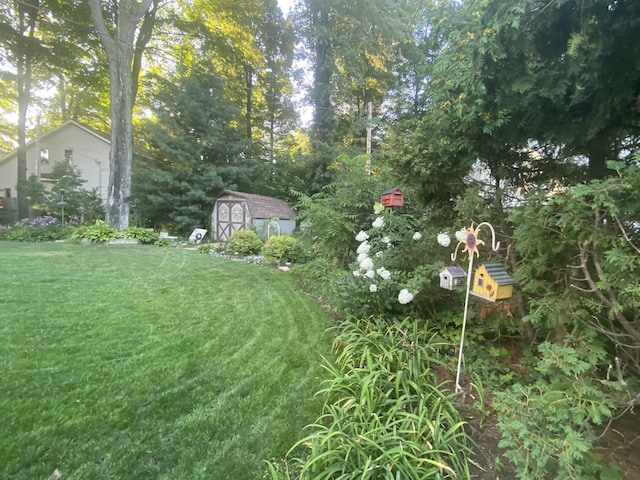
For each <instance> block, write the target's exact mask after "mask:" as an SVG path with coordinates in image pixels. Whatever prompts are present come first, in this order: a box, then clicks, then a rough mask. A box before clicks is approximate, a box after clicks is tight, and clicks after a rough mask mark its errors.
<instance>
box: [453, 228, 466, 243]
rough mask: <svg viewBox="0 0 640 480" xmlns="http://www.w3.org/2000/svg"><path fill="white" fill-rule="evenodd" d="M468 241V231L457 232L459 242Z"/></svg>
mask: <svg viewBox="0 0 640 480" xmlns="http://www.w3.org/2000/svg"><path fill="white" fill-rule="evenodd" d="M466 239H467V230H466V229H464V228H463V229H462V230H458V231H457V232H456V240H458V241H459V242H464V241H465V240H466Z"/></svg>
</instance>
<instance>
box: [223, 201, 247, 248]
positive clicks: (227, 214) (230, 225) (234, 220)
mask: <svg viewBox="0 0 640 480" xmlns="http://www.w3.org/2000/svg"><path fill="white" fill-rule="evenodd" d="M216 209H217V212H216V218H217V221H218V224H217V225H216V239H217V240H218V241H219V242H226V241H228V240H229V238H230V237H231V235H232V234H233V232H234V231H236V230H242V229H243V228H245V226H246V222H247V216H246V213H245V202H243V201H232V200H223V201H218V203H217V204H216Z"/></svg>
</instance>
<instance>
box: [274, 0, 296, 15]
mask: <svg viewBox="0 0 640 480" xmlns="http://www.w3.org/2000/svg"><path fill="white" fill-rule="evenodd" d="M293 2H294V0H278V5H279V6H280V10H282V13H284V15H285V16H286V15H287V13H289V10H291V7H293Z"/></svg>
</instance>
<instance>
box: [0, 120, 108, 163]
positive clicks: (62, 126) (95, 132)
mask: <svg viewBox="0 0 640 480" xmlns="http://www.w3.org/2000/svg"><path fill="white" fill-rule="evenodd" d="M70 126H74V127H77V128H79V129H81V130H84V131H85V132H88V133H90V134H91V135H93V136H94V137H97V138H99V139H100V140H102V141H103V142H105V143H106V144H111V137H110V136H109V134H107V133H104V132H99V131H98V130H95V129H93V128H91V127H87V126H86V125H82V124H81V123H78V122H76V121H75V120H67V121H66V122H64V123H62V124H60V125H58V126H57V127H55V128H52V129H51V130H49V131H47V132H45V133H43V134H42V135H40V141H43V140H46V139H47V138H49V137H51V136H53V135H55V134H57V133H58V132H60V131H61V130H64V129H65V128H68V127H70ZM35 143H36V139H33V140H31V141H30V142H27V145H26V146H27V148H29V147H31V146H32V145H35ZM17 154H18V150H17V149H16V150H13V151H12V152H9V153H7V154H6V155H5V156H3V157H0V164H1V163H5V162H7V161H9V160H10V159H11V158H13V157H14V156H16V155H17Z"/></svg>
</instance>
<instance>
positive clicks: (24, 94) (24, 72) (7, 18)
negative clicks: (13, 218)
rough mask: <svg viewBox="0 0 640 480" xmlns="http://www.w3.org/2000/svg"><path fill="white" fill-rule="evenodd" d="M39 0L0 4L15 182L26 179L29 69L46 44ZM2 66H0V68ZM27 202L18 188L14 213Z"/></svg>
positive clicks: (22, 213)
mask: <svg viewBox="0 0 640 480" xmlns="http://www.w3.org/2000/svg"><path fill="white" fill-rule="evenodd" d="M45 11H46V10H45V6H44V4H41V3H40V0H14V1H12V2H6V3H4V2H3V6H2V7H0V18H1V20H2V21H1V22H0V33H2V36H3V38H4V39H5V42H2V44H1V46H0V52H1V53H0V59H1V60H3V64H4V65H9V66H11V67H13V72H8V71H6V70H5V71H3V72H2V73H3V77H12V79H13V80H15V85H16V88H15V91H16V95H17V107H18V126H17V137H18V162H17V168H18V172H17V173H18V177H17V178H18V185H19V184H21V183H24V182H26V181H27V110H28V108H29V103H30V102H31V96H32V88H33V83H34V77H33V72H34V68H36V67H37V64H38V61H39V60H41V59H42V58H43V57H44V56H45V55H44V54H45V51H46V47H45V46H44V45H43V43H42V42H41V38H40V36H39V32H38V30H37V27H38V24H39V21H40V19H41V16H42V15H43V13H44V12H45ZM4 65H3V66H4ZM3 70H4V68H3ZM28 213H29V205H28V202H27V198H26V196H25V194H24V192H21V191H20V189H18V216H19V217H20V218H24V217H27V216H28Z"/></svg>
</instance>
